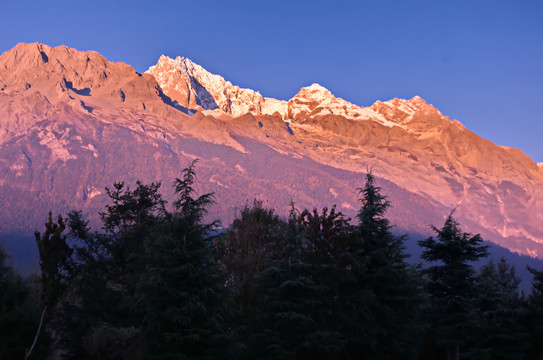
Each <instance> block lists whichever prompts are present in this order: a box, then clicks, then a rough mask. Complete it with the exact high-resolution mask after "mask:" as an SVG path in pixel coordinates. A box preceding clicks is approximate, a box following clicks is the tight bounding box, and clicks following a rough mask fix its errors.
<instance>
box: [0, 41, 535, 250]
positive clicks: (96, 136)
mask: <svg viewBox="0 0 543 360" xmlns="http://www.w3.org/2000/svg"><path fill="white" fill-rule="evenodd" d="M0 89H1V90H0V198H1V199H2V201H3V203H4V205H5V206H4V207H3V209H1V210H0V219H1V220H0V232H1V233H12V232H17V231H19V232H20V231H23V232H27V233H29V232H32V231H33V230H34V229H36V228H38V227H41V226H42V223H43V221H44V220H45V217H46V215H47V212H48V211H49V210H54V211H55V212H58V211H60V212H65V211H67V210H69V209H72V208H81V209H83V210H84V211H85V212H86V214H88V216H89V217H90V219H91V220H93V221H96V220H97V219H96V212H97V211H98V210H101V209H103V206H104V204H105V202H106V201H107V197H106V195H105V191H104V187H105V186H111V185H112V183H113V182H114V181H119V180H125V181H127V182H128V183H132V184H133V183H134V182H135V180H136V179H140V180H143V181H145V182H149V181H157V180H163V188H164V192H165V194H166V197H167V198H168V199H169V200H170V201H171V200H172V190H171V187H170V184H171V183H172V181H173V179H174V178H175V177H176V176H179V174H180V169H182V168H183V167H185V166H186V164H187V163H188V161H190V160H191V159H193V158H200V159H202V161H201V163H200V164H199V165H198V168H197V174H198V189H199V191H200V192H204V191H205V192H208V191H214V192H216V198H217V205H216V206H214V207H213V208H212V209H211V214H210V215H211V216H212V217H219V218H221V219H223V223H224V224H225V225H226V224H228V223H229V222H230V220H231V219H232V218H233V216H234V215H235V208H236V207H240V206H242V205H243V204H244V202H245V201H251V200H252V199H253V198H255V197H256V198H259V199H262V200H265V201H267V202H268V203H269V204H270V205H271V206H274V207H276V208H277V209H279V211H280V212H285V213H286V211H287V207H288V204H289V202H290V200H291V199H293V200H295V202H296V204H297V206H299V207H300V208H303V207H313V206H331V205H332V204H337V205H338V207H339V208H341V209H342V210H343V211H345V212H346V213H348V214H350V215H353V214H354V213H355V211H356V209H357V208H358V206H359V204H358V202H357V199H356V193H355V190H354V189H355V188H356V187H359V186H361V185H362V184H361V181H362V180H363V176H362V175H363V173H364V172H365V171H366V170H367V169H368V168H372V169H373V172H374V174H375V175H376V176H377V178H378V184H379V185H381V186H383V188H384V191H385V193H386V194H388V195H389V196H390V199H391V200H392V202H393V205H394V207H393V208H392V210H391V213H390V216H391V220H392V222H393V223H395V224H397V225H398V227H399V228H400V229H403V230H404V231H413V232H419V233H421V232H422V233H425V232H427V231H428V226H429V225H430V224H435V225H438V226H439V225H440V224H441V222H442V219H443V218H444V216H446V215H447V214H448V213H449V212H450V211H451V210H452V209H454V208H456V214H457V216H458V218H459V220H460V222H461V223H462V224H463V225H464V226H465V228H466V230H469V231H471V232H481V233H482V234H483V236H484V238H485V239H487V240H489V241H493V242H495V243H498V244H500V245H503V246H505V247H507V248H509V249H511V250H513V251H516V252H519V253H522V254H530V255H532V256H538V257H543V226H542V225H541V224H542V223H543V221H542V220H543V219H542V218H541V215H540V214H542V211H541V210H542V208H543V170H541V169H540V167H538V166H537V165H536V164H534V163H533V162H532V161H531V160H530V158H528V157H527V156H526V155H524V154H523V153H522V151H520V150H516V149H509V148H504V147H500V146H497V145H494V144H493V143H492V142H490V141H488V140H485V139H482V138H480V137H479V136H477V135H476V134H474V133H472V132H470V131H469V130H467V129H465V127H464V126H463V125H462V124H460V123H459V122H458V121H451V120H450V119H449V118H448V117H446V116H443V115H442V114H441V113H440V112H439V111H438V110H437V109H435V108H434V107H433V106H432V105H429V104H427V103H426V102H425V101H424V100H423V99H421V98H420V97H414V98H412V99H410V100H403V99H392V100H389V101H385V102H380V101H378V102H376V103H375V104H373V105H372V106H369V107H360V106H357V105H354V104H350V103H348V102H347V101H345V100H343V99H339V98H336V97H335V96H334V95H333V94H332V93H331V92H330V91H328V90H327V89H325V88H324V87H322V86H320V85H318V84H313V85H311V86H308V87H306V88H302V89H301V90H300V91H299V92H298V94H296V95H295V96H294V97H293V98H292V99H290V100H288V101H282V100H276V99H271V98H265V97H262V96H261V95H260V94H259V93H258V92H256V91H253V90H250V89H241V88H239V87H237V86H234V85H232V84H231V83H230V82H228V81H226V80H224V79H223V78H222V77H220V76H218V75H213V74H210V73H208V72H207V71H206V70H205V69H203V68H202V67H200V66H198V65H197V64H194V63H193V62H191V61H190V60H189V59H184V58H177V59H175V60H172V59H169V58H167V57H164V56H163V57H161V58H160V59H159V62H158V63H157V65H156V66H154V67H151V69H150V70H149V71H148V73H146V74H139V73H137V72H136V71H135V70H134V69H133V68H132V67H130V66H129V65H126V64H123V63H112V62H109V61H107V60H106V59H105V58H103V57H102V56H101V55H99V54H98V53H95V52H79V51H77V50H74V49H70V48H67V47H64V46H62V47H56V48H50V47H48V46H46V45H42V44H19V45H17V46H16V47H15V48H14V49H12V50H10V51H8V52H6V53H4V54H3V55H1V56H0ZM189 114H190V115H189Z"/></svg>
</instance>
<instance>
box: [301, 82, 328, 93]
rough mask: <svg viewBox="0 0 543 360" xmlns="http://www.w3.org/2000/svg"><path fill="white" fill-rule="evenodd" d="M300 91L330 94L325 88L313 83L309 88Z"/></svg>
mask: <svg viewBox="0 0 543 360" xmlns="http://www.w3.org/2000/svg"><path fill="white" fill-rule="evenodd" d="M302 89H304V90H308V91H321V92H330V90H328V89H327V88H325V87H324V86H322V85H321V84H317V83H313V84H311V85H309V86H305V87H303V88H302Z"/></svg>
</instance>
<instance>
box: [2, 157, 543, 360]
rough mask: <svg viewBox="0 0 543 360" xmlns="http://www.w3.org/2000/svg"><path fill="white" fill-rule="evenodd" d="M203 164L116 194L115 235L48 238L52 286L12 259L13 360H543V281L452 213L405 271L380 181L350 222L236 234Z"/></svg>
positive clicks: (325, 218) (249, 216) (319, 214)
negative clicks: (201, 180) (528, 285)
mask: <svg viewBox="0 0 543 360" xmlns="http://www.w3.org/2000/svg"><path fill="white" fill-rule="evenodd" d="M194 181H195V172H194V163H191V164H190V166H189V167H188V168H187V169H185V170H184V171H183V176H182V177H181V178H180V179H177V180H176V181H175V183H174V188H175V192H176V195H177V200H176V201H175V202H174V203H173V206H172V207H171V208H169V207H167V206H166V203H165V201H164V200H163V198H162V196H161V194H160V193H159V190H160V184H159V183H151V184H143V183H140V182H138V183H137V184H136V187H135V188H133V189H131V188H129V187H128V186H125V185H124V184H123V183H116V184H114V186H113V188H112V189H107V194H108V195H109V198H110V205H107V206H106V207H105V210H104V212H103V213H100V214H99V215H100V217H101V220H102V229H101V230H100V231H94V230H92V229H90V227H89V225H88V222H86V221H85V220H84V219H83V217H82V214H81V212H80V211H73V212H71V213H70V214H68V215H67V216H66V217H62V216H58V217H57V218H56V219H55V218H53V216H52V215H51V214H50V215H49V219H48V222H47V223H46V225H45V231H43V232H41V233H36V242H37V246H38V248H39V253H40V267H41V274H40V276H36V277H31V278H29V279H22V278H21V277H19V276H18V275H17V274H15V273H14V272H13V270H12V269H11V268H10V267H8V266H7V265H5V263H6V262H5V260H6V256H5V254H4V253H3V252H0V281H1V282H0V310H1V312H0V332H1V336H0V358H1V359H23V358H30V359H45V358H47V357H48V356H52V358H64V359H222V358H224V359H240V360H245V359H541V357H542V356H543V341H542V340H543V270H541V271H539V270H536V269H530V271H531V272H532V273H533V275H534V280H533V283H532V291H531V293H530V294H526V295H521V294H519V291H518V286H519V282H520V281H519V279H518V277H517V276H516V275H515V269H514V268H513V267H512V266H510V265H508V264H507V263H506V261H505V260H504V259H503V258H502V259H499V260H497V261H495V260H489V261H488V263H487V264H486V265H485V266H483V267H482V269H481V270H480V271H478V272H476V271H475V270H474V268H473V266H472V264H473V262H474V261H476V260H479V259H480V258H483V257H486V256H487V255H488V253H487V248H486V247H485V246H483V245H482V239H481V238H480V237H479V236H478V235H471V234H469V233H464V232H463V231H462V230H461V228H460V225H459V224H458V223H457V222H456V221H455V219H454V217H453V214H452V213H451V214H450V215H449V216H448V218H447V219H446V221H445V223H444V224H443V225H442V226H441V227H434V228H433V230H434V232H435V236H434V237H430V238H428V239H425V240H422V241H419V245H420V246H421V247H422V249H423V253H422V258H423V259H424V260H425V261H426V262H427V265H425V266H424V267H420V266H414V265H411V264H409V263H408V262H407V261H406V258H407V255H406V254H405V249H404V241H405V237H398V236H396V235H393V233H392V232H391V224H390V222H389V221H388V219H387V218H386V212H387V209H388V208H389V206H390V203H389V201H388V200H387V197H386V196H385V195H383V194H382V193H381V189H380V188H379V187H377V186H376V185H375V183H374V178H373V176H372V174H371V173H370V174H368V175H367V176H366V179H365V183H364V184H363V186H362V187H361V188H360V189H358V192H359V198H360V204H361V205H360V209H359V211H358V214H357V218H356V219H354V220H351V219H349V218H347V217H346V216H344V215H343V214H342V213H341V212H339V211H338V210H337V209H336V207H335V206H334V207H331V208H324V209H313V210H311V211H308V210H304V211H299V210H297V209H296V208H295V205H294V204H292V206H291V210H290V214H289V215H288V218H286V219H285V218H282V217H281V216H278V215H277V214H276V213H275V211H274V210H273V209H270V208H266V207H265V206H263V204H262V202H259V201H254V203H253V204H250V205H246V206H245V207H244V208H242V209H241V210H240V211H239V214H238V216H237V218H236V219H235V220H234V222H233V223H232V224H231V226H230V228H229V229H228V230H227V231H224V232H223V231H218V229H219V226H218V225H219V224H218V223H217V222H213V223H204V221H203V219H204V217H205V215H206V211H207V208H208V207H209V206H210V205H211V204H212V203H213V195H212V194H205V195H202V196H196V195H195V192H194V189H193V184H194Z"/></svg>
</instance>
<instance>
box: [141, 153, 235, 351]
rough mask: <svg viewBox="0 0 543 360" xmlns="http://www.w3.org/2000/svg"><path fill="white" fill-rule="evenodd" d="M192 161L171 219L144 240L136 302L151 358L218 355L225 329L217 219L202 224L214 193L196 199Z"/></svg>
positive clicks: (179, 187)
mask: <svg viewBox="0 0 543 360" xmlns="http://www.w3.org/2000/svg"><path fill="white" fill-rule="evenodd" d="M194 179H195V173H194V162H192V163H191V164H190V165H189V167H188V168H186V169H184V170H183V177H182V178H181V179H176V181H175V183H174V187H175V190H176V193H177V195H178V196H179V198H178V200H177V201H176V202H175V203H174V209H175V211H174V213H173V214H171V219H170V220H169V221H167V222H166V223H164V224H162V225H160V226H158V227H157V228H156V229H155V231H153V233H152V234H151V236H149V239H148V240H147V241H146V242H145V250H146V252H145V270H144V271H145V273H146V276H144V277H143V278H142V279H141V284H140V286H138V291H137V297H138V306H139V307H140V310H141V312H142V313H143V314H144V318H143V323H142V326H143V329H144V334H145V338H146V339H147V341H148V346H149V358H153V359H173V358H179V359H181V358H194V359H212V358H217V357H219V356H220V355H221V353H222V354H224V355H226V353H225V352H224V350H225V344H226V339H227V337H226V333H225V329H224V325H223V322H222V318H221V315H222V314H221V313H222V309H223V307H224V301H225V299H226V292H225V289H224V285H223V284H224V278H223V277H222V275H221V272H220V271H219V268H218V266H217V263H216V262H215V261H214V259H213V257H212V254H211V246H210V243H209V241H210V240H209V239H208V234H209V233H210V231H211V230H212V228H213V226H214V225H216V223H211V224H202V223H201V221H202V219H203V216H204V215H205V214H206V212H207V206H208V205H210V204H211V203H212V202H213V194H204V195H202V196H199V197H196V198H195V197H194V189H193V183H194Z"/></svg>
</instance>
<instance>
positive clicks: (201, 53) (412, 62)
mask: <svg viewBox="0 0 543 360" xmlns="http://www.w3.org/2000/svg"><path fill="white" fill-rule="evenodd" d="M1 13H2V21H1V22H0V52H3V51H6V50H9V49H10V48H12V47H13V46H15V44H17V43H19V42H36V41H39V42H42V43H45V44H48V45H51V46H57V45H61V44H65V45H68V46H70V47H75V48H77V49H79V50H95V51H98V52H100V53H102V54H103V55H104V56H106V57H107V58H108V59H109V60H112V61H123V62H126V63H128V64H131V65H132V66H134V67H135V68H136V70H138V71H140V72H143V71H145V70H146V69H147V68H148V67H149V66H151V65H153V64H155V63H156V61H157V60H158V57H159V56H160V55H161V54H165V55H168V56H171V57H175V56H178V55H179V56H185V57H188V58H190V59H192V60H193V61H195V62H197V63H199V64H201V65H202V66H204V67H205V68H206V69H207V70H209V71H211V72H213V73H218V74H221V75H222V76H224V77H225V78H226V79H227V80H230V81H231V82H232V83H234V84H236V85H240V86H241V87H249V88H253V89H255V90H259V91H260V92H261V93H262V94H263V95H264V96H269V97H275V98H278V99H283V100H286V99H289V98H290V97H292V96H293V95H294V94H295V93H296V92H297V91H298V90H299V88H300V87H302V86H307V85H310V84H311V83H313V82H317V83H320V84H321V85H323V86H325V87H327V88H328V89H330V90H331V91H332V92H333V93H334V94H335V95H336V96H339V97H342V98H344V99H346V100H348V101H351V102H353V103H355V104H358V105H362V106H369V105H371V104H372V103H373V102H375V100H388V99H391V98H393V97H400V98H411V97H413V96H414V95H419V96H421V97H422V98H424V99H425V100H426V101H428V102H429V103H431V104H434V105H435V106H436V107H437V108H438V109H439V110H440V111H441V112H442V113H443V114H445V115H449V116H450V117H451V118H454V119H458V120H460V121H461V122H462V123H464V125H466V127H467V128H468V129H470V130H472V131H474V132H476V133H477V134H479V135H480V136H482V137H485V138H487V139H489V140H491V141H493V142H495V143H497V144H499V145H506V146H513V147H517V148H521V149H523V150H524V151H525V152H526V153H527V154H528V155H529V156H531V157H532V159H533V160H534V161H537V162H543V141H541V140H540V136H541V134H542V133H543V117H542V112H541V109H540V108H541V107H542V105H543V101H542V99H543V21H541V17H542V16H543V1H520V0H519V1H499V0H494V1H482V0H481V1H479V0H478V1H461V0H457V1H435V0H434V1H409V0H404V1H387V0H380V1H372V2H367V1H341V2H340V1H316V0H314V1H294V0H293V1H260V0H253V1H225V0H223V1H212V0H207V1H190V2H185V1H160V0H157V1H153V2H151V1H122V0H119V1H114V0H110V1H102V0H94V1H74V0H70V1H54V0H52V1H47V2H46V1H38V0H35V1H28V0H17V1H15V0H9V1H7V2H4V3H3V4H2V10H1Z"/></svg>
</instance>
